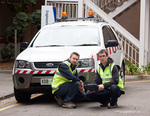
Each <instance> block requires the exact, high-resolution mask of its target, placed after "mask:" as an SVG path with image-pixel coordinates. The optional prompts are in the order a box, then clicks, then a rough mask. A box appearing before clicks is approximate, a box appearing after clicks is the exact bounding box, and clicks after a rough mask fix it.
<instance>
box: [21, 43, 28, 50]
mask: <svg viewBox="0 0 150 116" xmlns="http://www.w3.org/2000/svg"><path fill="white" fill-rule="evenodd" d="M27 47H28V42H21V44H20V51H23V50H25V49H26V48H27Z"/></svg>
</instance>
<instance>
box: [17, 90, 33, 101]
mask: <svg viewBox="0 0 150 116" xmlns="http://www.w3.org/2000/svg"><path fill="white" fill-rule="evenodd" d="M14 94H15V98H16V100H17V101H18V102H29V101H30V97H31V94H30V93H28V92H25V91H22V90H18V89H15V88H14Z"/></svg>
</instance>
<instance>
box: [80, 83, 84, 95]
mask: <svg viewBox="0 0 150 116" xmlns="http://www.w3.org/2000/svg"><path fill="white" fill-rule="evenodd" d="M84 92H85V89H84V84H83V81H82V80H80V93H84Z"/></svg>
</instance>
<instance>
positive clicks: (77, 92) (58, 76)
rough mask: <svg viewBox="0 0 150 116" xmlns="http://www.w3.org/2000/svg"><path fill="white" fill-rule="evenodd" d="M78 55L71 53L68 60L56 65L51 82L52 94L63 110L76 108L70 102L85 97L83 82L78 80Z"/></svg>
mask: <svg viewBox="0 0 150 116" xmlns="http://www.w3.org/2000/svg"><path fill="white" fill-rule="evenodd" d="M79 57H80V55H79V54H78V53H77V52H73V53H71V55H70V57H69V59H67V60H66V61H64V62H62V63H61V64H59V65H58V68H57V71H56V73H55V75H54V78H53V82H52V93H53V94H54V95H55V99H56V101H57V103H58V104H59V106H61V107H63V108H76V105H75V104H74V103H73V102H72V101H78V100H81V99H84V98H85V97H86V95H85V90H84V85H83V81H81V80H80V79H79V78H78V73H77V63H78V60H79Z"/></svg>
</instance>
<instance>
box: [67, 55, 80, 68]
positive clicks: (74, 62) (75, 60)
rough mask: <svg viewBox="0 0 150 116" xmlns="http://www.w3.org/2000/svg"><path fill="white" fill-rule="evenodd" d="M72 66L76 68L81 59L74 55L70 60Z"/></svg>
mask: <svg viewBox="0 0 150 116" xmlns="http://www.w3.org/2000/svg"><path fill="white" fill-rule="evenodd" d="M69 60H70V62H71V64H72V65H73V66H75V65H76V64H77V63H78V60H79V57H78V56H77V55H75V54H73V55H72V56H71V57H70V58H69Z"/></svg>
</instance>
